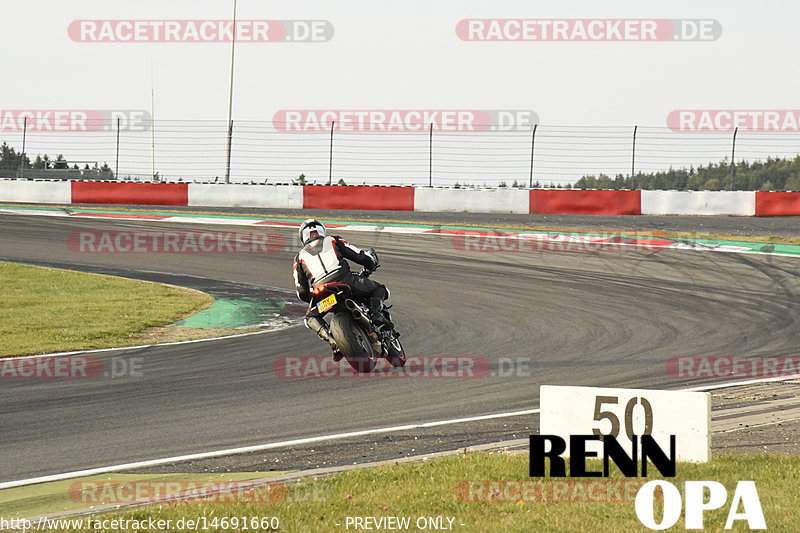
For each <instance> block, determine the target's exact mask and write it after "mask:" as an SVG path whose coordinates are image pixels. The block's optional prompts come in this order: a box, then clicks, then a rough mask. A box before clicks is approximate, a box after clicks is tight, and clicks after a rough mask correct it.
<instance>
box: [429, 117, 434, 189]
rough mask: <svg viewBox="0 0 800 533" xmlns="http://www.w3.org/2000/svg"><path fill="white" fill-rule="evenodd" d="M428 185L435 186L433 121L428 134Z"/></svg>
mask: <svg viewBox="0 0 800 533" xmlns="http://www.w3.org/2000/svg"><path fill="white" fill-rule="evenodd" d="M428 187H433V122H431V127H430V133H429V134H428Z"/></svg>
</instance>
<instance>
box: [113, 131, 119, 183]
mask: <svg viewBox="0 0 800 533" xmlns="http://www.w3.org/2000/svg"><path fill="white" fill-rule="evenodd" d="M114 179H115V180H119V118H117V157H116V163H115V164H114Z"/></svg>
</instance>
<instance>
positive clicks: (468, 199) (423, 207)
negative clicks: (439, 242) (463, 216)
mask: <svg viewBox="0 0 800 533" xmlns="http://www.w3.org/2000/svg"><path fill="white" fill-rule="evenodd" d="M414 211H422V212H437V211H438V212H461V211H466V212H467V213H521V214H528V213H529V212H530V193H529V192H528V190H527V189H506V188H501V189H415V190H414Z"/></svg>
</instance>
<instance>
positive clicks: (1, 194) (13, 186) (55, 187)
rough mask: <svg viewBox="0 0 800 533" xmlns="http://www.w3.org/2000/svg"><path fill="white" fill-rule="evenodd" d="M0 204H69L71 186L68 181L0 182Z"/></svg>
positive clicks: (70, 200)
mask: <svg viewBox="0 0 800 533" xmlns="http://www.w3.org/2000/svg"><path fill="white" fill-rule="evenodd" d="M0 202H26V203H37V204H69V203H71V202H72V186H71V185H70V182H68V181H23V180H0Z"/></svg>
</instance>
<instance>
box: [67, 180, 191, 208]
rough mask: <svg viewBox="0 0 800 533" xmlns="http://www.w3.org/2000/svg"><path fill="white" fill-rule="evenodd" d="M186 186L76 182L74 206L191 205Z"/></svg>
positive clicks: (73, 198) (74, 182) (74, 183)
mask: <svg viewBox="0 0 800 533" xmlns="http://www.w3.org/2000/svg"><path fill="white" fill-rule="evenodd" d="M188 198H189V188H188V184H186V183H109V182H98V181H73V182H72V203H73V204H133V205H188V203H189V201H188Z"/></svg>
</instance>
